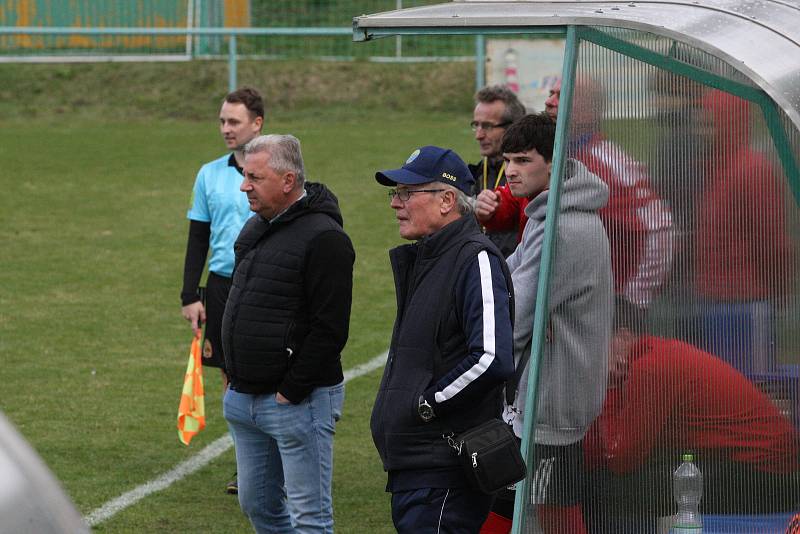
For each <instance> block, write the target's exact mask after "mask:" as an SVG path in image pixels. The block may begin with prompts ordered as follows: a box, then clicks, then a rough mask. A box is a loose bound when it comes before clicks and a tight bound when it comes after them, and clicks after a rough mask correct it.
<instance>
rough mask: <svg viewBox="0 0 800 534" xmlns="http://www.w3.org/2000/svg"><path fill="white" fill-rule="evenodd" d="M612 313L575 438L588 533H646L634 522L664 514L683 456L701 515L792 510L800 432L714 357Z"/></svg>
mask: <svg viewBox="0 0 800 534" xmlns="http://www.w3.org/2000/svg"><path fill="white" fill-rule="evenodd" d="M614 315H615V319H614V322H615V333H614V337H613V340H612V345H611V351H610V357H609V389H608V393H607V395H606V401H605V404H604V406H603V411H602V413H601V415H600V416H599V417H598V418H597V420H596V421H595V423H594V425H593V426H592V428H591V429H590V430H589V433H588V434H587V437H586V440H585V442H584V452H585V459H586V466H587V469H588V470H590V471H593V474H592V475H591V476H590V479H591V480H592V481H593V482H592V483H591V484H590V485H589V487H588V491H589V495H587V498H586V502H587V503H589V504H592V505H593V510H591V511H589V512H588V513H587V516H588V517H589V519H590V520H589V521H588V522H589V523H590V524H592V525H594V529H592V530H593V531H599V532H603V531H606V530H608V531H615V532H616V531H621V530H619V529H620V526H621V524H626V525H628V527H630V526H631V525H630V522H631V521H639V523H638V524H637V526H636V529H635V531H636V532H646V531H647V527H646V525H644V524H642V523H641V522H642V521H644V522H645V523H647V524H649V526H650V527H651V528H652V527H653V523H654V518H655V517H658V516H665V515H669V514H671V513H673V512H674V510H673V509H672V508H673V498H672V491H671V488H672V472H673V471H674V469H675V468H676V467H677V466H678V465H679V464H680V459H679V458H680V456H681V454H682V453H684V452H686V451H692V452H693V453H694V455H695V458H696V462H695V463H696V464H697V465H698V467H699V468H700V470H701V471H702V473H703V480H704V484H703V485H704V488H705V491H704V494H703V498H702V500H701V503H700V508H701V512H703V513H728V514H730V513H737V514H758V513H774V512H782V511H789V510H792V509H794V506H795V505H796V504H797V503H798V502H800V500H799V499H800V456H798V454H800V435H799V434H798V432H797V430H796V429H795V428H794V426H793V425H792V422H791V421H790V420H789V418H788V417H787V416H786V415H784V414H782V413H781V412H780V411H779V410H778V408H777V407H776V405H775V404H774V403H773V401H772V400H771V399H770V398H769V397H768V396H767V395H766V394H764V393H763V392H762V391H760V390H759V389H758V388H757V387H756V386H755V385H754V384H753V383H752V382H750V381H749V380H748V379H747V378H746V377H745V376H744V375H743V374H741V373H740V372H738V371H737V370H736V369H734V368H733V367H731V366H730V365H729V364H727V363H726V362H724V361H722V360H721V359H719V358H717V357H716V356H714V355H712V354H709V353H707V352H703V351H701V350H699V349H697V348H696V347H694V346H692V345H688V344H686V343H684V342H681V341H677V340H673V339H664V338H659V337H654V336H651V335H648V334H646V333H642V325H643V322H644V321H643V312H642V311H641V310H639V309H636V308H635V307H633V306H632V305H630V304H628V303H627V302H626V301H624V300H621V299H619V298H617V302H616V303H615V312H614ZM620 522H626V523H620ZM599 525H604V526H605V528H603V527H601V526H599Z"/></svg>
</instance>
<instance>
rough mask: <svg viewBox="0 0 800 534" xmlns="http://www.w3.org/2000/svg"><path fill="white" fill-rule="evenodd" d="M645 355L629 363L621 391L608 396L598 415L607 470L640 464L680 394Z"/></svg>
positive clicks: (617, 469) (653, 443) (630, 468)
mask: <svg viewBox="0 0 800 534" xmlns="http://www.w3.org/2000/svg"><path fill="white" fill-rule="evenodd" d="M647 364H648V361H647V359H646V358H642V359H640V360H638V361H635V362H633V364H631V368H630V371H629V374H628V379H627V381H626V382H625V385H624V387H623V388H622V392H621V393H618V394H616V395H612V394H610V395H609V398H608V399H607V400H606V406H605V407H604V409H603V413H602V414H601V415H600V421H599V425H600V435H601V440H602V443H603V449H604V452H605V459H606V462H607V464H608V467H609V469H611V470H612V471H614V472H616V473H626V472H629V471H632V470H633V469H635V468H636V467H638V466H640V465H641V464H643V463H644V461H645V460H646V459H647V457H648V456H649V455H650V452H651V450H652V449H653V447H654V446H655V445H656V443H657V442H658V440H659V438H660V436H661V435H662V431H663V430H664V427H665V426H666V424H667V421H668V419H669V416H670V413H671V412H672V409H673V406H675V404H676V403H677V401H678V397H679V396H680V395H681V392H680V391H679V388H678V387H676V385H675V384H674V383H673V381H672V380H669V379H668V378H667V377H665V374H664V371H665V370H664V369H663V368H658V369H656V368H653V367H651V366H649V365H647Z"/></svg>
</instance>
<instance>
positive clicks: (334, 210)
mask: <svg viewBox="0 0 800 534" xmlns="http://www.w3.org/2000/svg"><path fill="white" fill-rule="evenodd" d="M303 187H304V188H305V190H306V196H304V197H303V198H301V199H300V200H298V201H297V202H295V203H294V204H292V205H291V206H289V208H288V209H287V210H286V211H285V212H284V213H283V214H281V215H280V216H279V217H278V218H277V219H276V220H275V221H274V223H275V224H280V223H284V222H289V221H292V220H294V219H296V218H297V217H301V216H303V215H307V214H309V213H322V214H325V215H327V216H328V217H330V218H331V219H333V220H334V221H336V222H337V223H338V224H339V226H342V227H344V220H343V219H342V212H341V210H340V209H339V199H337V198H336V195H334V194H333V192H332V191H331V190H330V189H328V188H327V187H326V186H325V184H321V183H317V182H306V183H305V184H304V186H303Z"/></svg>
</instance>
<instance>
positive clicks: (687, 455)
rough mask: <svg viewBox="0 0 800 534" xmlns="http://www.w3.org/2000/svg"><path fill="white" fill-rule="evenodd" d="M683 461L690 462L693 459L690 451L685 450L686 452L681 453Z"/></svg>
mask: <svg viewBox="0 0 800 534" xmlns="http://www.w3.org/2000/svg"><path fill="white" fill-rule="evenodd" d="M683 461H684V462H692V461H694V456H693V455H692V453H689V452H686V453H684V454H683Z"/></svg>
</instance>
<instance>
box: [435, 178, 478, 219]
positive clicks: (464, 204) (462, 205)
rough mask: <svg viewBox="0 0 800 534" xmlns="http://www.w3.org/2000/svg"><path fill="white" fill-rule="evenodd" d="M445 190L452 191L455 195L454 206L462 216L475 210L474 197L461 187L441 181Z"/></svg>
mask: <svg viewBox="0 0 800 534" xmlns="http://www.w3.org/2000/svg"><path fill="white" fill-rule="evenodd" d="M442 185H443V186H444V187H445V189H446V190H447V191H452V192H453V193H455V195H456V208H457V209H458V213H459V214H461V216H462V217H464V216H467V215H472V214H473V212H474V210H475V199H474V198H473V197H471V196H469V195H468V194H466V193H465V192H463V191H462V190H461V189H459V188H457V187H455V186H452V185H450V184H445V183H442Z"/></svg>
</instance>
